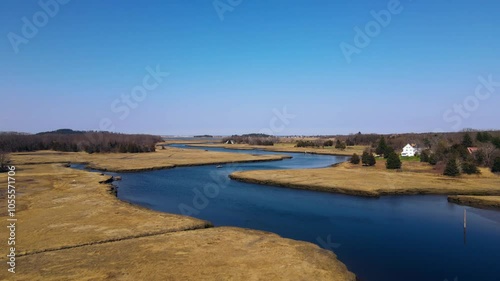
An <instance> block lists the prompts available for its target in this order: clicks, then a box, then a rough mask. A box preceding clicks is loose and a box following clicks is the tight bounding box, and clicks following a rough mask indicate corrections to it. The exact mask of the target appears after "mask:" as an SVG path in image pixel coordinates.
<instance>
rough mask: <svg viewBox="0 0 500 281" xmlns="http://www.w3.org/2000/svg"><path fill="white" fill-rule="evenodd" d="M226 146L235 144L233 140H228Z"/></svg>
mask: <svg viewBox="0 0 500 281" xmlns="http://www.w3.org/2000/svg"><path fill="white" fill-rule="evenodd" d="M226 144H234V141H233V140H228V141H226Z"/></svg>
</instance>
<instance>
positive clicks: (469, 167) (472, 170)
mask: <svg viewBox="0 0 500 281" xmlns="http://www.w3.org/2000/svg"><path fill="white" fill-rule="evenodd" d="M462 172H463V173H464V174H468V175H472V174H480V173H481V171H479V169H478V168H477V166H476V163H474V162H472V161H466V162H463V163H462Z"/></svg>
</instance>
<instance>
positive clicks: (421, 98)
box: [0, 0, 500, 135]
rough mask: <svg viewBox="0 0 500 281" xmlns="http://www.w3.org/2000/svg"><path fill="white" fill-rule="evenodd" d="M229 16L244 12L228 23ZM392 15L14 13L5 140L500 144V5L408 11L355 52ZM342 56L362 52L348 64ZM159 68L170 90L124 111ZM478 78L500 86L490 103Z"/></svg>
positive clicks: (1, 77)
mask: <svg viewBox="0 0 500 281" xmlns="http://www.w3.org/2000/svg"><path fill="white" fill-rule="evenodd" d="M54 1H55V0H54ZM41 2H43V3H45V2H47V3H51V2H53V1H47V0H42V1H41ZM228 2H232V3H236V4H237V2H238V1H236V0H233V1H228V0H220V1H219V4H218V7H219V8H220V9H223V6H222V5H223V4H224V3H226V5H228V4H227V3H228ZM390 2H391V1H388V0H364V1H352V0H345V1H341V0H338V1H331V0H318V1H308V0H290V1H285V0H279V1H278V0H274V1H271V0H266V1H264V0H243V1H241V4H239V5H236V6H234V7H231V9H232V10H231V11H226V12H225V13H223V20H221V17H220V16H219V14H220V13H221V12H220V11H219V14H218V12H217V10H216V8H215V7H214V4H213V1H212V0H193V1H188V0H176V1H168V0H165V1H111V0H109V1H98V0H86V1H84V0H73V1H69V3H67V4H64V5H63V4H58V11H56V12H54V13H52V14H53V16H51V15H48V16H47V17H46V18H45V19H48V20H47V21H46V23H45V24H44V22H43V21H44V13H45V15H46V13H47V12H43V11H44V10H43V8H42V7H41V6H40V4H39V2H38V1H18V0H3V1H1V2H0V34H1V35H2V37H1V40H0V104H1V112H0V131H23V132H39V131H46V130H53V129H58V128H72V129H79V130H100V129H102V128H101V127H105V128H112V129H113V131H117V132H127V133H152V134H179V135H191V134H205V133H207V134H233V133H249V132H258V131H262V130H263V129H266V128H267V129H272V130H271V131H273V132H275V133H277V134H279V135H284V134H336V133H356V132H358V131H361V132H375V133H390V132H409V131H412V132H422V131H434V130H443V131H456V130H460V129H463V128H471V127H472V128H478V129H485V128H496V129H498V128H499V126H498V125H499V123H498V120H500V110H499V105H500V16H499V12H500V2H499V1H496V0H490V1H465V0H457V1H444V0H443V1H430V0H427V1H426V0H418V1H417V0H414V1H410V0H406V1H404V0H402V1H400V4H399V6H398V7H397V11H396V10H393V11H392V12H388V13H389V14H390V15H391V20H390V21H389V22H388V24H384V25H385V26H381V25H380V24H379V27H380V30H376V29H373V30H372V35H373V37H369V38H370V42H369V44H367V45H366V46H364V45H359V44H358V45H356V43H355V40H354V38H355V36H356V31H355V27H359V28H360V29H362V30H364V29H365V27H366V26H367V24H368V25H370V24H369V23H370V21H373V20H374V16H373V15H372V14H371V11H372V10H373V11H375V12H379V11H381V10H388V5H393V4H389V3H390ZM220 3H222V4H220ZM394 5H395V4H394ZM50 8H51V9H52V10H54V9H55V8H54V6H53V5H52V6H50ZM394 11H396V12H397V13H393V12H394ZM23 17H26V19H27V20H28V21H29V22H30V24H34V23H33V22H34V21H36V23H37V24H38V25H39V26H40V27H39V28H38V30H37V31H36V32H35V34H34V35H33V34H30V33H29V32H28V33H26V31H32V30H29V28H28V27H24V29H25V30H24V31H25V35H26V36H25V35H23V26H24V25H26V24H25V23H24V22H23V20H22V19H23ZM372 26H373V25H372ZM35 27H36V26H35ZM374 28H376V26H375V27H374ZM13 34H14V35H13ZM28 37H31V38H28ZM13 38H15V39H16V40H17V41H16V40H14V39H13ZM19 38H22V39H19ZM13 40H14V41H13ZM20 40H21V41H22V42H21V41H20ZM23 40H24V41H23ZM12 42H14V44H13V43H12ZM20 42H21V43H20ZM342 42H344V43H345V44H349V45H351V46H354V47H356V46H358V47H360V46H361V48H358V51H359V52H358V53H354V54H352V55H351V56H350V59H351V61H350V62H348V61H347V60H346V57H345V56H344V54H343V51H342V49H341V48H340V46H341V43H342ZM358 43H359V42H358ZM16 48H17V51H18V52H17V53H16V52H15V49H16ZM148 66H149V67H151V68H153V69H154V68H156V67H157V66H159V68H160V70H161V71H162V72H168V73H169V75H168V77H164V78H161V79H163V81H162V82H161V83H159V84H158V85H157V87H155V88H154V89H152V90H147V96H146V97H145V98H144V99H143V100H142V99H141V100H140V101H139V102H137V100H135V101H134V100H133V106H132V105H130V104H126V103H124V102H122V101H120V99H121V96H122V95H130V94H131V92H132V91H133V89H136V90H137V89H138V88H137V86H139V88H140V87H141V86H142V85H143V79H144V78H145V77H146V78H147V76H148V75H149V74H148V72H147V71H146V67H148ZM480 76H482V77H484V78H485V79H486V80H488V76H491V77H490V78H491V79H492V80H493V81H494V82H493V84H491V83H490V86H489V90H488V87H484V86H478V85H481V83H480V82H479V80H478V77H480ZM496 81H498V82H496ZM148 83H149V84H154V83H156V82H155V80H151V79H150V80H148ZM477 87H480V89H479V93H480V97H481V99H479V98H478V97H477V95H476V96H475V89H476V88H477ZM481 87H482V88H481ZM137 93H139V92H136V94H137ZM117 99H118V100H117ZM115 100H117V102H115V104H113V102H114V101H115ZM464 103H466V107H465V108H462V112H459V111H458V110H459V109H457V108H454V105H460V104H462V105H463V104H464ZM112 105H114V109H112V107H113V106H112ZM285 106H286V109H287V112H288V113H289V114H293V115H294V116H295V117H294V118H293V119H290V120H288V121H289V122H288V124H285V126H283V127H282V126H281V125H282V123H281V121H280V119H277V118H275V114H274V113H273V110H274V109H275V110H278V111H282V109H283V107H285ZM123 107H126V108H127V109H125V108H123ZM132 107H135V108H132ZM126 110H128V111H129V112H128V114H125V111H126ZM102 120H106V121H104V125H102V122H103V121H102ZM273 120H277V122H275V126H271V128H270V122H271V123H272V122H273Z"/></svg>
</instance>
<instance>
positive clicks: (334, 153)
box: [170, 142, 359, 157]
mask: <svg viewBox="0 0 500 281" xmlns="http://www.w3.org/2000/svg"><path fill="white" fill-rule="evenodd" d="M174 143H175V142H172V143H170V144H174ZM183 144H185V145H187V146H190V147H218V148H226V149H235V150H253V149H256V150H263V151H270V152H291V153H306V154H316V155H330V156H343V157H350V156H351V155H352V154H353V153H359V150H353V151H350V150H348V151H345V150H344V151H317V150H319V149H321V148H307V147H291V148H278V147H275V146H259V145H247V146H239V145H234V144H232V145H226V144H203V143H192V144H189V143H183ZM315 150H316V151H315ZM322 150H327V149H324V148H323V149H322Z"/></svg>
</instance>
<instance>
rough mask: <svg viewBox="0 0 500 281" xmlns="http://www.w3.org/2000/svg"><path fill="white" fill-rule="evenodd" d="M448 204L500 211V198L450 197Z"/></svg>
mask: <svg viewBox="0 0 500 281" xmlns="http://www.w3.org/2000/svg"><path fill="white" fill-rule="evenodd" d="M448 202H452V203H455V204H459V205H467V206H471V207H476V208H484V209H500V196H470V195H452V196H448Z"/></svg>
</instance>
